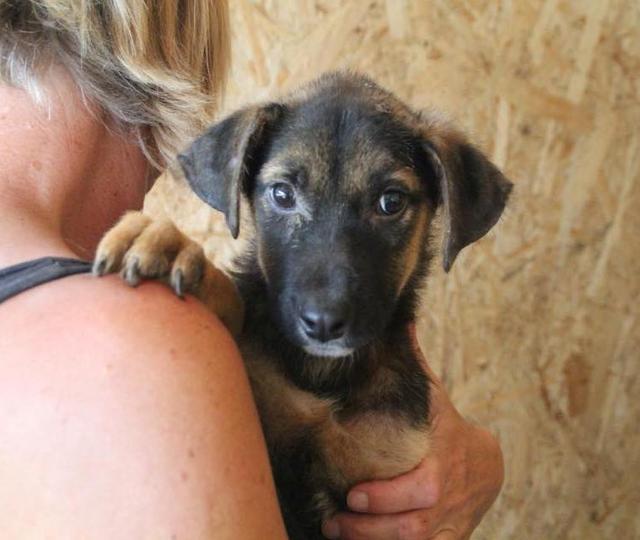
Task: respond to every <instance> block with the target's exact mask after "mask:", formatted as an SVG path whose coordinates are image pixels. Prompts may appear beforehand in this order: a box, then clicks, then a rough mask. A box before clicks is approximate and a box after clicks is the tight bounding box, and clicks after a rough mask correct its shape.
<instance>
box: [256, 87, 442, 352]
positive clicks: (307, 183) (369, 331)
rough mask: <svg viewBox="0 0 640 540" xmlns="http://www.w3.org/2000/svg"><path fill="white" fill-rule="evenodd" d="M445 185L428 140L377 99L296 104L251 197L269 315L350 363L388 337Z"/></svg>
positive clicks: (313, 347)
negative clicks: (379, 107)
mask: <svg viewBox="0 0 640 540" xmlns="http://www.w3.org/2000/svg"><path fill="white" fill-rule="evenodd" d="M436 182H437V180H436V178H435V174H434V172H433V168H432V167H431V166H430V164H429V163H428V161H427V158H426V155H425V153H424V150H422V149H421V147H420V140H419V139H417V138H416V137H415V136H414V135H413V134H412V133H411V132H410V131H409V130H408V129H406V128H405V127H404V126H403V125H402V124H401V123H399V122H398V121H396V120H395V119H394V117H393V116H391V115H388V114H380V113H379V112H377V111H376V110H375V107H374V106H373V105H372V104H371V103H369V102H367V101H359V100H353V99H342V98H339V97H335V96H322V95H321V96H318V97H316V99H312V100H305V101H303V102H302V103H301V104H299V105H293V106H289V107H288V109H287V111H286V112H285V113H284V117H283V118H282V121H281V123H280V125H279V127H278V129H277V130H275V131H274V132H273V133H272V136H271V139H270V141H269V144H268V145H267V147H266V148H265V155H264V160H263V162H262V163H261V164H260V166H259V170H258V171H257V174H256V179H255V182H254V183H253V186H252V189H251V191H250V196H251V201H252V206H253V209H254V213H255V223H256V235H257V238H256V245H257V249H258V261H259V264H260V267H261V269H262V272H263V275H264V277H265V280H266V282H267V284H268V291H269V296H270V303H271V308H272V313H273V316H274V317H275V318H276V320H277V321H278V322H279V325H280V328H281V329H282V331H283V332H284V333H285V335H287V336H288V338H289V339H290V340H291V341H293V342H294V343H295V344H297V345H299V346H300V347H302V348H303V349H304V350H305V351H306V352H308V353H309V354H312V355H315V356H344V355H348V354H350V353H352V352H353V351H354V350H355V349H357V348H358V347H360V346H362V345H364V344H366V343H368V342H370V341H371V340H372V339H373V338H374V337H375V336H377V335H378V336H379V335H380V334H381V332H382V331H383V330H384V328H385V327H386V326H387V324H388V322H389V320H390V318H391V317H392V316H393V315H394V313H395V311H396V303H397V301H398V299H399V298H400V297H401V296H402V295H403V293H404V292H405V288H406V287H407V286H408V285H409V283H410V281H411V280H410V278H411V277H412V276H413V275H414V273H415V272H416V271H417V266H418V264H422V265H424V257H423V252H424V250H425V246H426V237H427V228H428V223H429V217H430V215H431V213H432V212H431V210H432V209H433V208H434V207H435V200H434V195H435V194H436V193H437V188H436V186H435V184H436ZM411 286H413V283H411Z"/></svg>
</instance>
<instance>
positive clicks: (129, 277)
mask: <svg viewBox="0 0 640 540" xmlns="http://www.w3.org/2000/svg"><path fill="white" fill-rule="evenodd" d="M122 277H123V278H124V280H125V281H126V282H127V284H129V285H130V286H131V287H137V286H138V285H139V284H140V269H139V261H138V259H137V258H136V259H133V260H132V261H131V262H129V263H128V264H127V265H126V266H125V268H124V274H123V276H122Z"/></svg>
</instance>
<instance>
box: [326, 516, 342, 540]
mask: <svg viewBox="0 0 640 540" xmlns="http://www.w3.org/2000/svg"><path fill="white" fill-rule="evenodd" d="M322 534H323V535H324V537H325V538H330V539H331V540H334V539H336V538H340V525H338V522H337V521H336V520H334V519H330V520H329V521H325V522H324V523H323V524H322Z"/></svg>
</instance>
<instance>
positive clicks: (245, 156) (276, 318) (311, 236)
mask: <svg viewBox="0 0 640 540" xmlns="http://www.w3.org/2000/svg"><path fill="white" fill-rule="evenodd" d="M179 161H180V165H181V168H182V170H183V171H184V174H185V176H186V178H187V180H188V181H189V183H190V184H191V186H192V187H193V189H194V190H195V191H196V193H198V195H199V196H200V197H201V198H202V199H203V200H205V201H206V202H207V203H209V204H211V205H212V206H214V207H215V208H217V209H219V210H221V211H223V212H224V213H225V215H226V218H227V223H228V225H229V227H230V229H231V231H232V233H233V235H234V236H237V235H238V232H239V228H240V221H241V216H240V212H241V211H242V212H244V213H245V214H246V213H249V214H250V215H249V216H247V215H244V217H243V219H245V220H246V219H247V218H249V219H250V220H251V222H252V224H253V226H254V229H253V231H254V234H253V238H252V241H251V242H249V245H248V249H247V253H246V254H245V255H244V256H243V257H240V258H239V259H238V261H237V264H236V267H237V269H236V271H235V272H234V275H233V277H234V284H235V285H234V284H232V283H231V282H230V281H229V280H228V278H226V276H225V275H224V274H222V273H221V272H220V271H218V270H217V269H215V268H213V267H212V266H211V265H210V264H208V263H207V262H206V261H205V260H204V257H203V255H202V251H201V250H200V249H199V248H198V247H197V246H194V245H193V243H191V242H189V241H188V239H186V238H185V237H184V236H183V235H181V234H180V233H179V232H178V231H177V230H175V229H174V228H173V227H172V226H171V225H170V224H167V223H166V222H163V223H152V222H149V221H148V220H146V218H143V217H141V216H140V215H138V214H133V215H129V216H128V217H126V218H125V219H124V220H123V221H122V222H121V223H120V224H119V225H118V226H116V228H115V229H114V230H112V231H111V232H110V233H109V234H108V235H107V236H106V237H105V239H104V240H103V242H102V243H101V245H100V248H99V250H98V254H97V257H96V266H95V268H96V272H97V273H100V274H101V273H104V272H107V271H112V270H115V269H117V268H120V267H122V268H123V276H124V277H125V279H126V280H127V281H129V282H130V283H132V284H135V283H137V281H138V280H139V279H140V277H154V278H162V277H165V276H168V277H169V278H170V281H171V283H172V285H173V286H174V288H176V289H177V290H178V292H179V293H182V291H183V290H189V291H191V292H193V293H194V294H196V295H197V296H198V297H200V298H201V299H202V300H203V301H204V302H205V303H207V305H209V306H210V307H211V309H212V310H214V311H215V312H216V313H218V314H219V315H220V316H221V317H222V319H223V320H224V321H226V322H227V324H228V326H229V327H230V329H231V330H232V331H234V332H235V333H236V335H237V336H238V340H239V343H240V346H241V349H242V352H243V356H244V358H245V361H246V364H247V367H248V372H249V375H250V379H251V382H252V386H253V390H254V394H255V398H256V402H257V404H258V407H259V410H260V415H261V419H262V423H263V426H264V430H265V434H266V437H267V442H268V446H269V450H270V454H271V458H272V464H273V467H274V472H275V479H276V483H277V486H278V490H279V495H280V497H281V502H282V507H283V512H284V515H285V520H286V521H287V527H288V530H289V534H290V536H291V537H292V538H316V537H318V538H320V532H319V525H320V521H321V519H323V518H326V517H328V516H329V515H331V514H333V513H334V512H335V511H337V510H339V509H341V508H344V507H345V495H346V492H347V491H348V490H349V488H350V487H351V486H353V485H354V484H356V483H358V482H361V481H364V480H370V479H382V478H390V477H393V476H396V475H398V474H400V473H403V472H406V471H408V470H410V469H411V468H413V467H415V466H416V465H417V464H418V463H419V462H420V461H421V459H422V458H423V457H424V455H425V454H426V453H427V451H428V448H429V440H428V439H429V437H428V432H429V425H428V412H429V382H428V379H427V377H426V375H425V373H424V370H423V369H422V367H421V365H420V361H419V360H418V359H417V358H416V356H415V351H414V350H413V346H412V341H411V339H410V338H409V336H408V332H407V326H408V325H409V324H410V323H411V322H412V321H413V318H414V313H415V308H416V303H417V298H418V290H419V288H420V287H421V285H422V281H423V278H424V276H425V275H426V272H427V267H428V262H429V256H430V251H429V249H428V244H429V234H430V225H431V221H432V218H433V216H434V214H435V211H436V209H437V208H441V209H442V210H441V216H442V220H443V236H444V239H443V260H444V266H445V269H447V270H448V269H449V268H450V267H451V265H452V264H453V261H454V259H455V257H456V255H457V254H458V252H459V251H460V250H461V249H462V248H463V247H465V246H466V245H468V244H469V243H471V242H473V241H475V240H477V239H478V238H480V237H482V236H483V235H484V234H485V233H486V232H487V231H488V230H489V229H490V228H491V227H492V226H493V225H494V224H495V222H496V221H497V219H498V218H499V216H500V214H501V212H502V210H503V208H504V205H505V203H506V200H507V197H508V194H509V191H510V187H511V184H510V183H509V182H508V181H507V180H506V179H505V178H504V177H503V176H502V174H501V173H500V172H499V171H498V170H497V169H496V168H495V167H494V166H493V165H492V164H491V163H489V161H488V160H487V159H486V158H485V157H484V156H483V155H482V154H481V153H480V152H479V151H478V150H476V149H475V148H474V147H473V146H471V145H470V144H468V143H467V142H466V140H465V139H464V137H463V136H462V135H460V134H459V133H458V132H456V131H455V130H453V129H452V128H451V127H450V126H449V125H448V124H446V123H444V122H442V121H441V120H439V119H437V118H436V117H434V116H433V115H427V114H424V113H416V112H414V111H412V110H411V109H409V108H408V107H407V106H406V105H404V104H403V103H401V102H400V101H399V100H397V99H396V98H395V97H394V96H393V95H391V94H390V93H388V92H386V91H385V90H383V89H381V88H380V87H379V86H377V85H376V84H375V83H373V82H372V81H370V80H369V79H367V78H365V77H361V76H358V75H353V74H330V75H326V76H324V77H322V78H320V79H319V80H318V81H316V82H314V83H312V84H310V85H308V86H306V87H304V88H303V89H301V90H300V91H298V92H295V93H293V94H292V95H290V96H288V97H287V98H285V99H284V100H282V101H280V102H276V103H269V104H265V105H261V106H253V107H249V108H247V109H244V110H242V111H239V112H237V113H235V114H234V115H232V116H230V117H229V118H227V119H225V120H223V121H222V122H220V123H219V124H216V125H214V126H213V127H212V128H211V129H210V130H209V131H208V132H207V133H205V134H204V135H203V136H202V137H200V138H199V139H198V140H196V141H195V142H194V144H193V145H192V146H191V147H190V148H189V149H187V151H186V152H185V153H184V154H182V155H181V156H180V158H179ZM242 200H244V203H243V204H242V205H241V201H242ZM394 205H395V206H394ZM241 208H242V210H241ZM236 287H237V289H236ZM238 292H239V295H238ZM240 297H242V300H240ZM243 302H244V304H245V305H246V306H247V310H246V313H245V316H244V326H243V328H242V330H241V331H239V328H240V323H239V321H240V319H241V318H242V310H241V306H242V303H243Z"/></svg>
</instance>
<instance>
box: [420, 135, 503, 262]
mask: <svg viewBox="0 0 640 540" xmlns="http://www.w3.org/2000/svg"><path fill="white" fill-rule="evenodd" d="M439 131H440V132H439V133H438V134H436V135H435V136H432V137H429V135H427V137H428V140H427V143H426V145H425V146H426V150H427V154H428V156H429V158H430V161H431V164H432V166H433V168H434V170H435V173H436V177H437V178H438V181H439V184H440V193H441V203H442V205H443V220H444V223H443V232H444V238H443V245H442V251H443V266H444V269H445V271H446V272H448V271H449V270H450V269H451V266H452V265H453V262H454V261H455V259H456V257H457V256H458V253H459V252H460V250H461V249H463V248H464V247H465V246H468V245H469V244H471V243H472V242H475V241H476V240H479V239H480V238H482V237H483V236H484V235H485V234H486V233H487V232H489V229H491V227H493V226H494V225H495V223H496V222H497V221H498V218H500V215H501V214H502V211H503V210H504V207H505V205H506V203H507V199H508V198H509V193H510V192H511V188H512V187H513V184H512V183H511V182H510V181H509V180H507V179H506V178H505V177H504V175H503V174H502V173H501V172H500V171H499V170H498V168H497V167H496V166H495V165H494V164H493V163H491V162H490V161H489V159H488V158H487V157H486V156H485V155H484V154H483V153H482V152H480V151H479V150H478V149H477V148H474V147H473V146H472V145H471V144H469V143H468V142H467V141H466V140H465V139H464V138H463V137H462V136H461V135H459V134H458V133H457V132H455V131H453V130H449V128H446V129H444V130H442V129H440V130H439Z"/></svg>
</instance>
